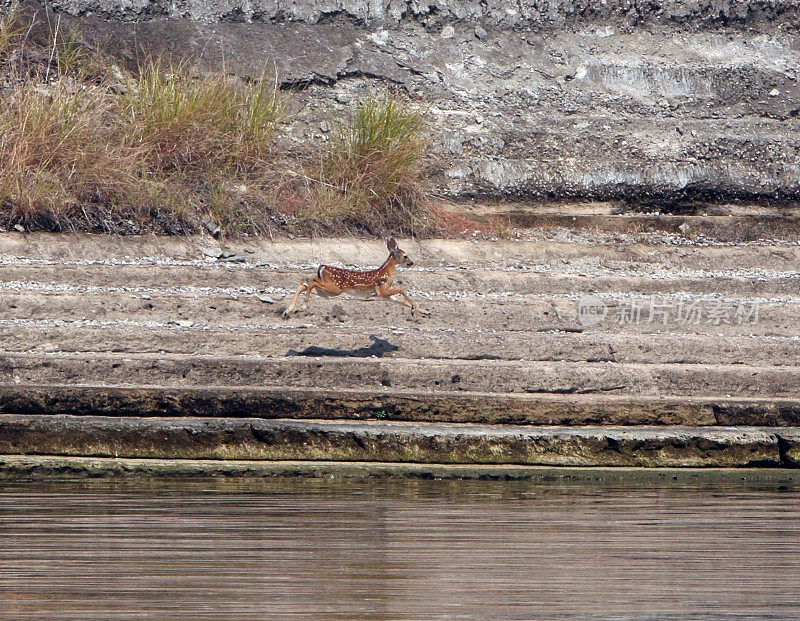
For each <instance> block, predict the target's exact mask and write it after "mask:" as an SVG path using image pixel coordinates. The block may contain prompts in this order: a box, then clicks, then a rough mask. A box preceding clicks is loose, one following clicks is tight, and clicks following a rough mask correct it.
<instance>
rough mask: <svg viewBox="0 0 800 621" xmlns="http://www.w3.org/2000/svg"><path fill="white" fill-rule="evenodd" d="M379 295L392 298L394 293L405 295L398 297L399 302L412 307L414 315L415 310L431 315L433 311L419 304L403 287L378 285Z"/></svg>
mask: <svg viewBox="0 0 800 621" xmlns="http://www.w3.org/2000/svg"><path fill="white" fill-rule="evenodd" d="M377 291H378V295H380V296H381V297H382V298H390V297H392V296H393V295H401V296H403V297H402V298H400V299H397V301H398V302H400V303H401V304H404V305H405V306H408V307H409V308H410V309H411V314H412V315H413V314H414V312H415V311H417V312H419V313H421V314H422V315H430V314H431V312H430V311H429V310H427V309H425V308H422V307H421V306H420V305H419V304H417V303H416V302H415V301H414V300H412V299H411V298H410V297H409V295H408V294H407V293H406V292H405V291H404V290H403V288H402V287H389V286H388V285H380V286H379V287H377Z"/></svg>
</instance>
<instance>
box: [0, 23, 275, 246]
mask: <svg viewBox="0 0 800 621" xmlns="http://www.w3.org/2000/svg"><path fill="white" fill-rule="evenodd" d="M15 24H16V19H15V16H11V17H7V18H5V19H4V20H3V21H2V22H0V37H2V38H0V45H3V46H4V47H0V52H3V53H0V63H3V65H4V66H3V70H4V74H5V77H6V86H5V88H4V90H3V92H2V93H0V206H1V207H2V210H0V217H2V221H0V223H2V224H4V225H5V226H13V225H14V224H22V225H23V226H25V227H26V228H39V229H47V230H65V229H87V230H107V231H115V232H137V231H140V230H155V231H159V232H166V233H177V232H192V231H198V230H200V228H201V223H202V221H203V218H205V217H207V215H208V214H209V213H213V212H216V216H217V219H218V220H219V222H220V224H221V225H223V226H225V227H226V228H227V229H229V230H239V229H244V228H248V227H249V228H251V229H253V230H257V229H258V227H259V224H260V220H263V219H264V218H266V217H267V212H268V209H267V208H266V207H265V206H264V205H263V204H259V203H258V202H256V203H253V204H247V201H246V200H244V199H243V197H242V192H241V191H239V190H236V189H234V188H240V187H248V186H250V185H257V184H258V183H259V182H260V181H262V180H263V179H265V178H266V177H267V176H268V175H267V173H268V171H269V170H270V168H271V165H272V158H271V153H272V148H273V140H274V137H275V131H276V128H277V126H278V123H279V122H280V120H281V119H282V117H283V114H284V98H283V96H282V95H281V94H280V93H279V91H278V89H277V87H276V85H275V84H274V83H273V82H271V81H269V80H261V81H253V82H248V83H246V82H243V81H241V80H238V79H235V78H232V77H230V76H228V75H227V74H226V73H225V72H224V71H219V72H217V73H211V74H200V75H196V74H195V73H194V72H193V71H192V70H191V67H190V66H189V65H187V64H185V63H180V64H177V65H175V66H168V65H167V64H166V63H164V62H162V61H160V60H148V61H147V62H146V63H145V64H144V65H143V66H142V67H141V69H140V70H139V71H138V72H137V73H135V74H128V73H126V72H123V71H122V70H121V69H119V68H118V67H116V66H114V67H113V69H114V71H113V72H112V71H111V70H110V69H111V66H110V65H106V66H105V67H99V66H98V59H97V57H96V55H95V54H93V53H92V52H90V51H89V50H87V49H86V48H84V47H83V46H82V44H81V43H80V41H79V36H78V35H77V34H76V33H75V32H74V31H67V32H65V33H58V32H56V33H55V34H54V36H53V40H52V43H51V47H50V48H49V49H48V50H41V49H40V50H33V53H31V51H30V50H28V51H25V53H19V52H20V48H24V47H25V46H28V47H33V46H32V44H29V43H28V42H26V41H24V39H22V38H20V30H19V29H18V28H17V27H16V26H15ZM4 42H5V43H4ZM15 46H16V48H15ZM12 51H13V52H17V53H15V54H12V53H11V52H12ZM11 56H14V57H15V58H19V59H26V60H25V64H23V61H20V62H19V64H18V65H14V64H13V62H11V61H9V60H8V58H10V57H11ZM31 57H33V58H38V59H40V60H39V62H38V63H37V62H33V63H32V62H30V60H28V59H30V58H31ZM41 59H44V60H41Z"/></svg>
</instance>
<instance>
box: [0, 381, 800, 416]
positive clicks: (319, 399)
mask: <svg viewBox="0 0 800 621" xmlns="http://www.w3.org/2000/svg"><path fill="white" fill-rule="evenodd" d="M0 411H2V412H5V413H7V414H10V413H17V414H70V415H101V416H109V417H114V416H123V417H124V416H138V417H227V418H263V419H277V418H291V419H344V420H347V419H350V420H360V419H370V418H372V419H381V420H397V421H415V422H447V423H493V424H498V423H499V424H522V425H682V426H711V427H713V426H719V425H722V426H729V425H747V426H769V427H794V426H798V425H800V402H798V400H797V399H793V398H775V397H772V398H763V399H753V398H736V397H730V398H728V397H721V396H699V397H693V396H647V395H635V394H632V395H609V394H583V395H582V394H508V393H486V392H456V391H449V390H441V391H437V392H432V391H417V390H404V389H385V390H381V391H379V390H363V389H351V388H340V387H337V388H336V389H335V391H331V390H329V389H326V388H291V387H272V388H254V387H232V386H227V387H220V386H214V387H203V388H201V387H175V386H172V387H163V386H162V387H158V386H151V387H146V388H144V387H120V386H97V385H95V386H87V385H63V384H61V385H35V386H26V385H10V384H6V385H0Z"/></svg>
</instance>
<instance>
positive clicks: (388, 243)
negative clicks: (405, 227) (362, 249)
mask: <svg viewBox="0 0 800 621" xmlns="http://www.w3.org/2000/svg"><path fill="white" fill-rule="evenodd" d="M386 247H387V248H388V249H389V252H391V253H392V254H397V242H396V241H394V237H390V238H389V239H388V240H387V241H386Z"/></svg>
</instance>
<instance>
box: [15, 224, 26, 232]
mask: <svg viewBox="0 0 800 621" xmlns="http://www.w3.org/2000/svg"><path fill="white" fill-rule="evenodd" d="M14 230H15V231H19V232H20V233H24V232H25V227H24V226H22V225H21V224H15V225H14Z"/></svg>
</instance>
